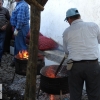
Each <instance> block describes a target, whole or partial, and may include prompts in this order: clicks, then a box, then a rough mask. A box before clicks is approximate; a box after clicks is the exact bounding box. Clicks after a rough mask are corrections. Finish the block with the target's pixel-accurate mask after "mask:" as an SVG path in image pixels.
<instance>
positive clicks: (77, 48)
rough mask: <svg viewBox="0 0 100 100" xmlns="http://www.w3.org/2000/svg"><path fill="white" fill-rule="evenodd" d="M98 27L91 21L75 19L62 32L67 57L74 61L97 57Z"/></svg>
mask: <svg viewBox="0 0 100 100" xmlns="http://www.w3.org/2000/svg"><path fill="white" fill-rule="evenodd" d="M98 43H100V29H99V27H98V25H97V24H95V23H93V22H83V21H82V20H81V19H77V20H75V21H73V22H72V23H71V26H70V27H68V28H67V29H66V30H65V31H64V33H63V47H64V51H65V53H66V54H68V59H72V60H74V61H80V60H95V59H97V58H99V48H98Z"/></svg>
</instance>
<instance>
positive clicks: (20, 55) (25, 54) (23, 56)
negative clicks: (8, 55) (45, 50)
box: [16, 50, 29, 59]
mask: <svg viewBox="0 0 100 100" xmlns="http://www.w3.org/2000/svg"><path fill="white" fill-rule="evenodd" d="M16 58H18V59H28V58H29V53H28V51H27V50H22V51H19V53H18V54H17V55H16Z"/></svg>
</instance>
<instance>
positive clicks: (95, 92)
mask: <svg viewBox="0 0 100 100" xmlns="http://www.w3.org/2000/svg"><path fill="white" fill-rule="evenodd" d="M85 73H86V91H87V95H88V99H89V100H100V66H99V64H98V62H94V63H89V66H88V68H87V69H86V71H85Z"/></svg>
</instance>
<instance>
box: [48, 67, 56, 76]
mask: <svg viewBox="0 0 100 100" xmlns="http://www.w3.org/2000/svg"><path fill="white" fill-rule="evenodd" d="M46 76H48V77H50V78H55V70H54V69H53V68H52V67H49V68H48V69H47V70H46Z"/></svg>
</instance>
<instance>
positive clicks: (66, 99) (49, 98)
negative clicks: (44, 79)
mask: <svg viewBox="0 0 100 100" xmlns="http://www.w3.org/2000/svg"><path fill="white" fill-rule="evenodd" d="M13 58H14V57H13V55H11V54H8V53H4V54H3V57H2V62H1V65H2V67H0V84H2V85H3V88H2V92H3V100H24V93H25V82H26V76H22V75H18V74H15V77H14V72H15V67H11V66H10V63H11V62H12V59H13ZM13 77H14V79H13ZM39 85H40V75H37V80H36V96H37V97H36V100H70V94H65V95H52V94H47V93H45V92H43V91H42V90H40V91H39ZM38 92H39V93H38ZM82 100H88V98H87V94H86V91H85V90H83V94H82Z"/></svg>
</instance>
